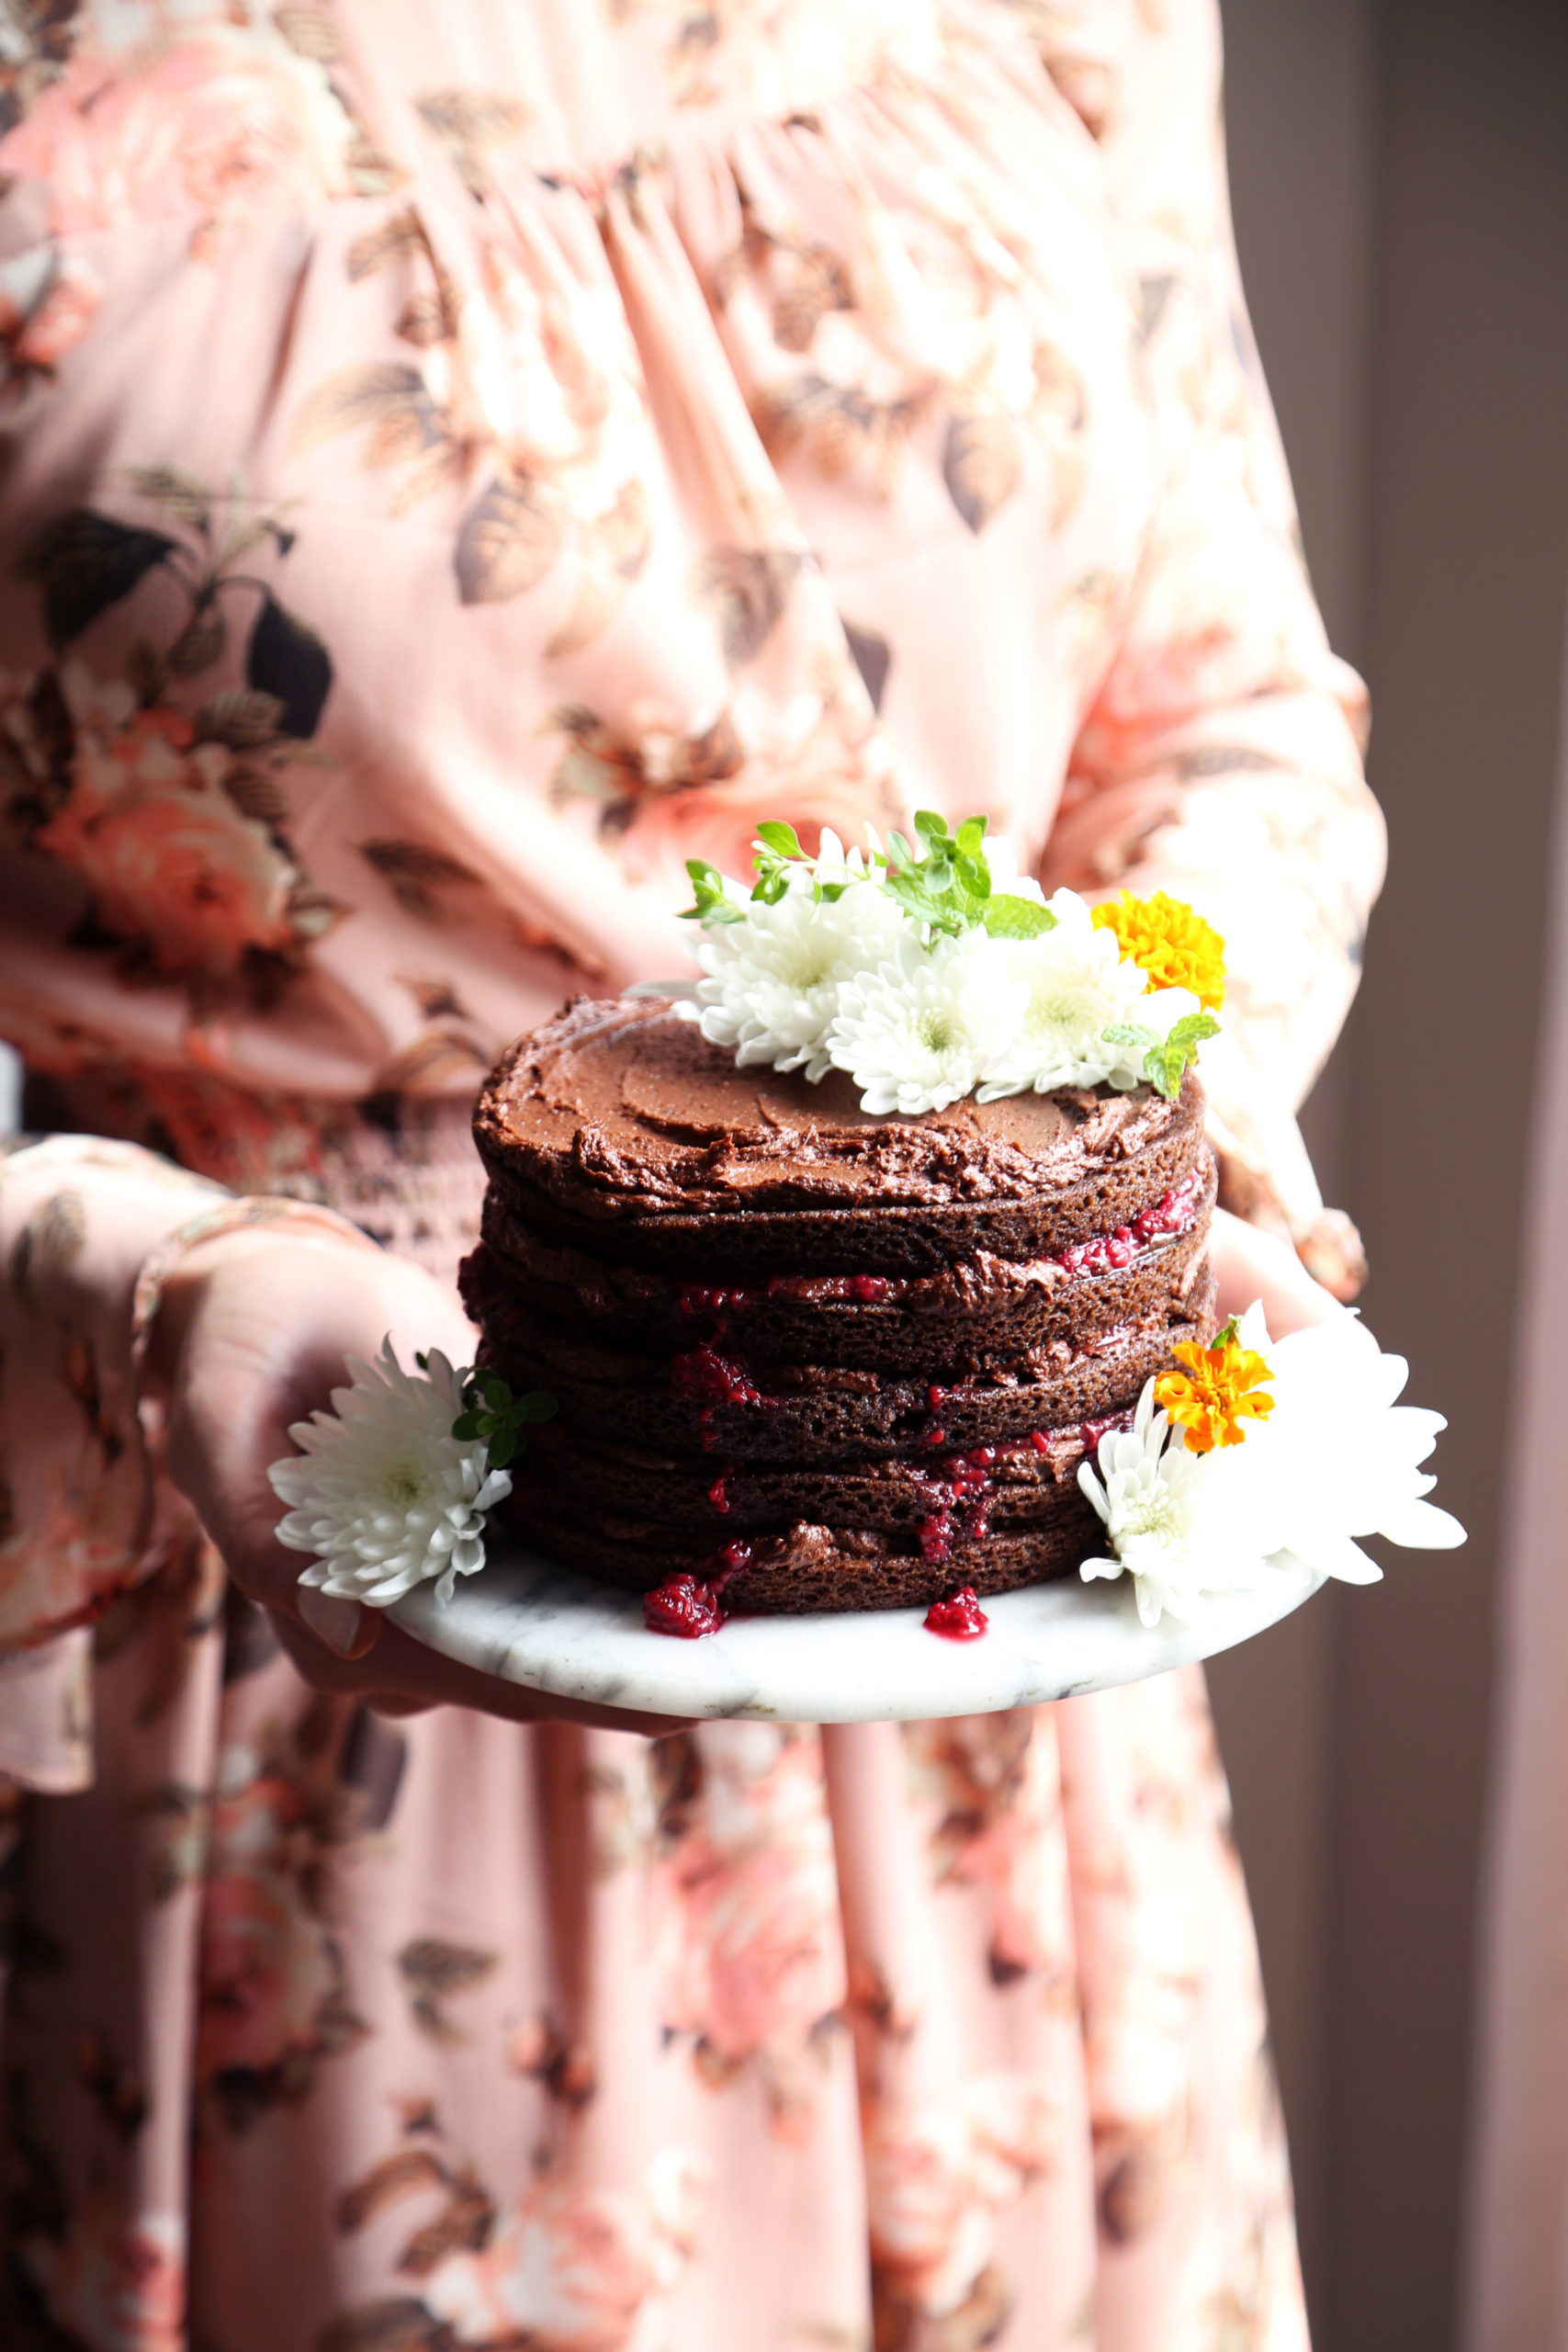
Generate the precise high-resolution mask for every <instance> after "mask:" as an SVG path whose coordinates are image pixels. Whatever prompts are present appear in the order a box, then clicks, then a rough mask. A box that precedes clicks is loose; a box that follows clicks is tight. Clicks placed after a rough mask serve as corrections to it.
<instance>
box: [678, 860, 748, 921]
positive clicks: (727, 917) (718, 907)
mask: <svg viewBox="0 0 1568 2352" xmlns="http://www.w3.org/2000/svg"><path fill="white" fill-rule="evenodd" d="M686 871H687V873H688V874H689V875H690V876H691V878H692V888H693V890H694V892H695V894H696V904H695V905H694V906H691V907H682V910H681V921H682V922H745V920H746V910H745V909H744V907H738V906H737V905H736V903H735V901H734V899H732V898H731V897H730V896H729V894H728V891H727V890H726V889H725V887H724V876H723V875H722V874H721V873H720V872H719V870H718V868H717V866H716V865H709V864H708V861H707V859H706V858H705V857H689V858H688V859H687V860H686Z"/></svg>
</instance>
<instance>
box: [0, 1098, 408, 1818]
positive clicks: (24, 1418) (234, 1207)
mask: <svg viewBox="0 0 1568 2352" xmlns="http://www.w3.org/2000/svg"><path fill="white" fill-rule="evenodd" d="M283 1217H288V1218H290V1219H292V1218H299V1219H303V1220H308V1221H310V1223H312V1224H315V1225H326V1226H330V1227H332V1229H333V1232H334V1233H336V1234H338V1235H340V1236H341V1237H342V1238H344V1240H345V1241H346V1242H348V1243H349V1244H350V1245H351V1246H353V1247H355V1248H357V1249H367V1248H370V1247H372V1246H373V1245H372V1244H371V1243H369V1242H367V1240H366V1238H365V1237H364V1236H363V1235H362V1234H360V1233H359V1232H358V1231H357V1229H356V1228H355V1227H354V1226H352V1225H350V1224H349V1223H348V1222H347V1221H346V1220H345V1219H344V1218H342V1217H338V1216H334V1215H333V1213H332V1212H331V1211H330V1210H326V1209H318V1208H316V1207H314V1206H313V1205H310V1204H304V1203H298V1202H292V1201H274V1200H267V1199H245V1200H242V1199H236V1198H235V1197H234V1196H233V1195H232V1194H231V1193H227V1192H225V1191H223V1189H222V1188H221V1187H220V1186H218V1185H214V1184H210V1183H208V1182H204V1181H202V1180H201V1179H199V1178H197V1177H194V1176H191V1175H188V1174H186V1172H185V1171H184V1170H181V1169H179V1168H176V1167H175V1166H174V1165H172V1163H171V1162H169V1161H168V1160H165V1159H160V1158H159V1157H158V1156H157V1155H156V1154H155V1153H153V1152H150V1151H144V1150H142V1149H141V1148H138V1147H137V1146H135V1145H132V1144H118V1143H110V1142H104V1141H100V1140H98V1139H97V1138H96V1137H92V1136H51V1137H48V1138H46V1139H45V1140H43V1141H41V1142H38V1143H30V1144H24V1145H22V1146H20V1147H18V1148H15V1149H13V1150H11V1151H10V1152H9V1153H8V1154H7V1155H6V1157H5V1158H4V1159H3V1160H0V1771H3V1772H7V1773H10V1774H12V1775H13V1776H15V1777H16V1778H18V1779H21V1780H23V1781H27V1782H28V1784H29V1785H32V1786H36V1787H59V1786H62V1785H69V1784H72V1770H71V1767H70V1766H69V1764H68V1762H66V1761H62V1758H61V1756H60V1755H57V1754H56V1753H55V1750H56V1749H57V1748H58V1747H59V1745H60V1742H59V1738H58V1736H57V1734H58V1722H57V1718H60V1719H62V1702H61V1699H60V1686H61V1685H62V1678H63V1679H64V1681H66V1682H69V1683H70V1684H71V1686H72V1687H73V1689H74V1688H75V1686H76V1685H77V1683H78V1682H79V1680H80V1677H81V1669H82V1668H83V1666H84V1664H85V1651H84V1649H83V1639H84V1635H83V1629H84V1628H85V1626H87V1625H88V1624H90V1623H91V1622H92V1620H93V1619H94V1618H96V1616H97V1615H98V1614H99V1613H100V1612H101V1611H103V1610H104V1609H106V1608H107V1606H108V1605H109V1603H110V1602H111V1601H113V1600H115V1599H116V1597H117V1596H118V1594H119V1593H121V1592H123V1591H125V1590H127V1589H129V1588H130V1586H132V1585H134V1584H137V1583H140V1582H141V1580H142V1578H144V1577H147V1576H150V1575H152V1573H153V1571H154V1570H155V1569H156V1568H157V1567H158V1566H159V1565H160V1563H161V1562H162V1561H163V1559H164V1557H165V1556H166V1555H168V1553H169V1551H170V1549H171V1547H172V1546H174V1545H175V1544H180V1543H182V1542H185V1541H188V1539H189V1537H190V1535H191V1533H192V1532H193V1529H194V1521H193V1519H192V1517H191V1513H190V1510H189V1507H188V1506H187V1505H186V1503H185V1501H184V1499H183V1498H181V1497H180V1496H179V1494H178V1493H177V1492H176V1491H175V1488H174V1487H171V1486H170V1485H169V1483H168V1482H167V1480H166V1479H164V1478H162V1477H161V1476H159V1445H160V1436H161V1431H160V1427H159V1421H158V1415H157V1412H156V1409H155V1408H154V1407H153V1406H152V1405H151V1404H150V1403H149V1401H148V1400H147V1399H146V1398H145V1397H143V1396H142V1394H141V1379H140V1373H141V1353H142V1347H143V1341H144V1339H145V1335H146V1332H147V1329H148V1327H149V1325H150V1322H151V1319H152V1314H153V1313H154V1311H155V1308H156V1304H157V1299H158V1295H159V1292H160V1287H161V1283H162V1280H163V1277H164V1275H165V1274H166V1272H168V1270H169V1269H170V1268H171V1267H172V1266H173V1265H174V1264H175V1262H177V1260H178V1258H179V1257H180V1255H181V1254H182V1253H183V1252H184V1250H186V1249H188V1248H190V1247H191V1246H193V1245H194V1243H196V1242H197V1241H199V1240H205V1239H206V1238H209V1236H210V1235H212V1234H214V1233H216V1232H220V1231H222V1230H224V1229H225V1228H227V1227H231V1226H235V1225H248V1224H254V1223H259V1222H264V1221H271V1220H273V1219H275V1218H283ZM63 1712H64V1713H71V1714H73V1719H74V1718H77V1717H79V1715H80V1708H79V1707H77V1706H75V1705H74V1704H73V1707H71V1708H65V1709H64V1710H63Z"/></svg>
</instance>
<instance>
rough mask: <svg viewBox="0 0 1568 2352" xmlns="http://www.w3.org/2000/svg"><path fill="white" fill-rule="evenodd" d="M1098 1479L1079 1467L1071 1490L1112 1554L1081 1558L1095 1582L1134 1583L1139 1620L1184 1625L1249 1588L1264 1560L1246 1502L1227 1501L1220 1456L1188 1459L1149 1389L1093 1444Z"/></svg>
mask: <svg viewBox="0 0 1568 2352" xmlns="http://www.w3.org/2000/svg"><path fill="white" fill-rule="evenodd" d="M1099 1464H1100V1476H1098V1477H1097V1476H1095V1473H1094V1469H1093V1468H1092V1466H1091V1465H1090V1464H1089V1463H1088V1462H1081V1463H1080V1464H1078V1485H1079V1486H1080V1487H1081V1488H1082V1489H1083V1492H1084V1493H1085V1495H1087V1496H1088V1498H1089V1501H1090V1502H1091V1503H1092V1504H1093V1506H1094V1508H1095V1510H1096V1511H1097V1512H1098V1513H1099V1515H1100V1519H1101V1520H1102V1521H1104V1524H1105V1532H1106V1535H1107V1537H1108V1539H1109V1541H1110V1544H1111V1553H1112V1555H1113V1556H1112V1557H1111V1558H1109V1559H1094V1560H1085V1561H1084V1562H1083V1564H1082V1566H1081V1567H1080V1568H1079V1570H1078V1573H1079V1575H1080V1576H1081V1577H1082V1578H1083V1580H1084V1582H1085V1583H1086V1584H1088V1583H1089V1582H1090V1581H1091V1580H1092V1579H1093V1578H1094V1577H1119V1576H1121V1575H1122V1574H1123V1572H1125V1574H1127V1575H1128V1576H1130V1577H1132V1579H1133V1589H1134V1594H1135V1596H1136V1599H1137V1603H1138V1616H1139V1618H1140V1620H1141V1621H1142V1623H1144V1624H1145V1625H1157V1624H1158V1623H1159V1621H1160V1618H1161V1616H1162V1615H1166V1616H1170V1617H1174V1618H1175V1619H1176V1620H1177V1621H1178V1623H1182V1624H1187V1623H1191V1622H1192V1621H1193V1620H1194V1619H1196V1618H1199V1617H1201V1615H1202V1614H1203V1608H1204V1601H1205V1598H1206V1596H1207V1595H1208V1594H1210V1593H1213V1592H1218V1591H1227V1590H1232V1589H1235V1588H1236V1587H1237V1586H1241V1585H1246V1584H1248V1583H1252V1582H1255V1581H1256V1579H1257V1577H1258V1573H1259V1572H1260V1570H1261V1568H1262V1566H1263V1554H1262V1552H1261V1551H1260V1550H1259V1549H1258V1544H1257V1542H1256V1541H1255V1540H1253V1529H1252V1527H1251V1525H1250V1524H1249V1521H1250V1519H1251V1513H1250V1511H1249V1510H1247V1500H1248V1498H1247V1497H1246V1496H1242V1495H1236V1494H1227V1491H1226V1487H1227V1482H1226V1480H1225V1476H1224V1469H1225V1455H1224V1453H1191V1452H1190V1451H1189V1449H1188V1447H1187V1446H1186V1444H1185V1443H1184V1442H1183V1440H1182V1433H1181V1431H1180V1430H1172V1428H1171V1426H1170V1424H1169V1422H1168V1420H1167V1419H1166V1416H1165V1415H1164V1414H1163V1413H1158V1412H1156V1410H1155V1401H1154V1382H1153V1381H1152V1380H1151V1381H1148V1382H1146V1383H1145V1387H1144V1393H1143V1395H1142V1396H1141V1397H1139V1399H1138V1409H1137V1412H1136V1413H1135V1414H1134V1419H1133V1426H1132V1428H1131V1429H1130V1430H1108V1431H1107V1432H1106V1434H1105V1436H1104V1437H1102V1438H1101V1439H1100V1452H1099Z"/></svg>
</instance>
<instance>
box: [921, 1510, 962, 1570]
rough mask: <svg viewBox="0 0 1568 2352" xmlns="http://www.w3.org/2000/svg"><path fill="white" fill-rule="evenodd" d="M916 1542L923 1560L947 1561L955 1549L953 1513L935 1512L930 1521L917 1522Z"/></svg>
mask: <svg viewBox="0 0 1568 2352" xmlns="http://www.w3.org/2000/svg"><path fill="white" fill-rule="evenodd" d="M915 1541H916V1543H917V1544H919V1547H920V1557H921V1559H922V1560H933V1561H935V1560H945V1559H946V1558H947V1555H948V1554H949V1553H950V1552H951V1551H952V1549H953V1514H952V1513H951V1511H947V1510H933V1511H932V1513H931V1517H930V1518H929V1519H918V1520H916V1521H915Z"/></svg>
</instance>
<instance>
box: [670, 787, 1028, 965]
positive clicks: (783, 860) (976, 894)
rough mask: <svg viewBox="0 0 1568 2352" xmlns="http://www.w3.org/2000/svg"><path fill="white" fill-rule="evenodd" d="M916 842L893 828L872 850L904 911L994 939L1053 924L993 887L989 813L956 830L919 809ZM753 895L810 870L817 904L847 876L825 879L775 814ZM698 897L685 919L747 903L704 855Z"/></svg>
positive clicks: (947, 929) (778, 895)
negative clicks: (979, 931) (886, 839)
mask: <svg viewBox="0 0 1568 2352" xmlns="http://www.w3.org/2000/svg"><path fill="white" fill-rule="evenodd" d="M915 831H916V834H917V836H918V838H919V844H920V845H919V848H918V849H917V848H915V847H913V846H912V845H911V844H910V843H909V842H908V841H906V839H905V838H904V835H903V834H902V833H894V834H893V835H892V836H891V838H890V841H889V844H888V849H887V850H886V851H884V850H873V851H872V852H871V853H870V863H871V865H873V866H880V867H881V868H882V870H883V872H884V873H885V875H886V886H887V894H888V896H889V898H891V899H895V900H896V901H897V904H898V905H899V906H900V907H902V909H903V910H904V912H905V913H906V914H907V915H911V916H912V917H913V918H914V920H915V921H916V922H922V923H924V924H925V925H926V926H927V928H928V929H929V930H930V931H931V933H933V934H937V935H945V936H946V937H949V938H953V939H956V938H957V937H958V936H959V935H960V934H961V933H964V932H965V931H974V930H976V929H984V930H986V931H988V932H989V933H990V934H991V936H992V938H993V939H1037V938H1038V937H1039V936H1040V933H1042V932H1045V931H1054V930H1055V927H1056V918H1055V915H1054V914H1053V913H1052V912H1051V910H1050V909H1049V907H1042V906H1037V905H1036V904H1035V903H1034V901H1033V900H1032V899H1021V898H1020V897H1018V895H1017V894H1016V893H1015V892H1013V891H1010V890H998V891H993V890H992V888H991V869H990V866H989V865H987V860H986V853H985V846H984V844H985V838H986V820H985V818H984V817H966V818H965V819H964V821H963V823H962V824H961V825H960V826H959V828H958V831H956V832H953V831H951V829H950V828H949V825H948V822H947V820H946V818H945V817H940V816H938V815H937V814H936V812H935V811H934V810H933V809H919V810H918V811H917V813H916V817H915ZM756 852H757V854H756V859H755V871H756V876H757V878H756V881H755V883H754V884H753V886H752V890H751V897H752V899H753V901H754V902H755V901H760V902H761V904H762V905H763V906H775V905H776V904H777V903H778V901H779V899H782V898H783V897H784V895H785V893H786V892H787V891H788V890H789V888H790V887H791V884H792V883H793V881H794V880H795V876H798V875H805V876H807V877H808V878H809V880H810V883H811V895H812V898H813V899H815V900H816V902H817V903H818V905H819V906H820V905H821V904H822V903H823V901H824V900H827V901H829V903H830V902H831V901H832V900H833V899H841V898H842V897H843V895H844V892H845V891H846V890H847V889H848V888H850V887H851V886H850V884H849V882H848V881H841V882H824V881H823V880H822V878H821V876H819V875H818V871H817V865H816V861H815V860H814V859H812V858H809V857H807V854H806V852H805V850H804V849H803V848H802V847H801V844H800V838H799V835H798V834H797V833H796V831H795V827H794V826H793V825H785V824H782V823H780V822H779V821H778V820H777V819H775V818H770V819H769V820H767V822H766V823H764V824H761V825H759V826H758V828H757V842H756ZM686 872H687V873H688V875H689V876H691V881H692V889H693V893H694V904H693V905H692V906H689V907H687V908H685V909H684V910H683V911H682V921H683V922H722V923H728V922H741V921H743V920H744V911H745V910H744V909H743V908H741V907H739V906H737V904H736V902H735V900H734V899H731V898H730V897H728V894H727V892H726V890H725V887H724V876H722V875H721V874H720V873H719V871H718V868H717V867H716V865H709V864H708V862H707V860H706V859H705V858H701V857H689V858H688V859H687V860H686Z"/></svg>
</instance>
